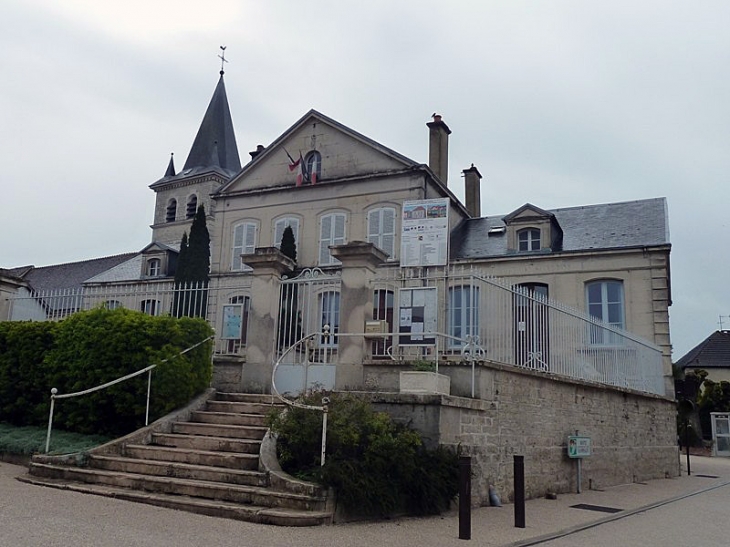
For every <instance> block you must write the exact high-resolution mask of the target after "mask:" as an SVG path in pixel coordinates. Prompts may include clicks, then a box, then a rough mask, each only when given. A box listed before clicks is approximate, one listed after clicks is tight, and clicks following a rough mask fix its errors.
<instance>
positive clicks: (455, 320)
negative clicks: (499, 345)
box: [448, 285, 479, 348]
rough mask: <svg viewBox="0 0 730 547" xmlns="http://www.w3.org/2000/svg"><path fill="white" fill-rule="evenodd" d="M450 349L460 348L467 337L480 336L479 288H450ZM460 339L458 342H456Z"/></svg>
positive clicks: (469, 286)
mask: <svg viewBox="0 0 730 547" xmlns="http://www.w3.org/2000/svg"><path fill="white" fill-rule="evenodd" d="M448 319H449V334H450V335H451V336H453V337H454V338H450V339H449V347H450V348H460V347H462V346H463V345H464V342H463V339H464V338H466V337H467V336H474V335H478V334H479V287H475V286H473V285H459V286H456V287H450V288H449V310H448ZM456 338H458V340H456Z"/></svg>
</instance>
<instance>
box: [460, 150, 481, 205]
mask: <svg viewBox="0 0 730 547" xmlns="http://www.w3.org/2000/svg"><path fill="white" fill-rule="evenodd" d="M462 172H463V173H464V195H465V196H466V210H467V211H469V214H470V215H471V217H472V218H479V217H481V216H482V206H481V201H482V192H481V186H480V184H481V181H482V174H481V173H480V172H479V169H477V168H476V167H474V164H473V163H472V164H471V167H469V169H464V171H462Z"/></svg>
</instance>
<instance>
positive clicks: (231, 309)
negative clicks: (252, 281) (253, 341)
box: [221, 295, 251, 354]
mask: <svg viewBox="0 0 730 547" xmlns="http://www.w3.org/2000/svg"><path fill="white" fill-rule="evenodd" d="M250 305H251V299H250V298H249V297H248V296H242V295H239V296H232V297H231V298H229V299H228V304H226V305H224V306H223V325H222V329H221V340H225V346H224V347H225V350H224V351H225V353H228V354H237V353H239V350H240V349H241V348H242V347H244V346H245V345H246V332H247V330H248V312H249V308H250Z"/></svg>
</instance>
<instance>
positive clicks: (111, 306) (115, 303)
mask: <svg viewBox="0 0 730 547" xmlns="http://www.w3.org/2000/svg"><path fill="white" fill-rule="evenodd" d="M104 307H105V308H106V309H108V310H116V309H119V308H121V307H122V303H121V302H120V301H119V300H107V301H106V302H104Z"/></svg>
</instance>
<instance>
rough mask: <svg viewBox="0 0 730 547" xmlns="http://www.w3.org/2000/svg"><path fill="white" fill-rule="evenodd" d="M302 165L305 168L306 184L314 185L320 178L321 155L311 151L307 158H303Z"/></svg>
mask: <svg viewBox="0 0 730 547" xmlns="http://www.w3.org/2000/svg"><path fill="white" fill-rule="evenodd" d="M304 165H305V168H306V173H305V177H306V179H307V181H308V182H311V183H312V184H316V183H317V181H318V180H319V179H320V177H321V176H322V154H320V153H319V152H317V151H316V150H313V151H312V152H310V153H309V154H307V157H306V158H304Z"/></svg>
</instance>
